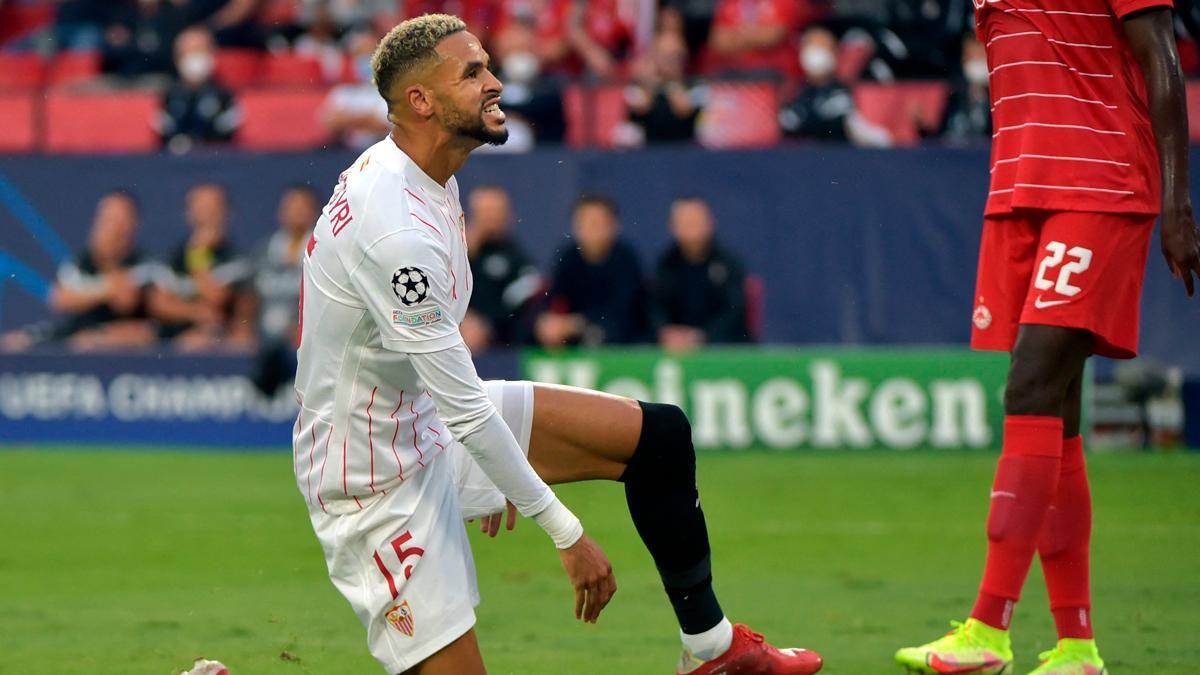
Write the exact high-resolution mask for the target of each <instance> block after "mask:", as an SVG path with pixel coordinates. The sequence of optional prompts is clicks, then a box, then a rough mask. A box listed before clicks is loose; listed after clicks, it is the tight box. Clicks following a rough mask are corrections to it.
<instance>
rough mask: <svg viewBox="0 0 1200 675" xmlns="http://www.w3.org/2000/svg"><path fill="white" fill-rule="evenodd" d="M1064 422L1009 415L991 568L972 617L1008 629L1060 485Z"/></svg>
mask: <svg viewBox="0 0 1200 675" xmlns="http://www.w3.org/2000/svg"><path fill="white" fill-rule="evenodd" d="M1062 425H1063V423H1062V418H1061V417H1040V416H1033V415H1008V416H1006V417H1005V418H1004V450H1003V452H1002V453H1001V455H1000V463H999V465H998V466H997V467H996V479H995V480H994V481H993V482H992V495H991V497H992V500H991V508H990V509H988V519H987V533H988V550H987V564H986V566H985V567H984V569H983V583H982V584H980V586H979V597H978V599H977V600H976V602H975V608H974V609H973V610H971V617H972V618H974V619H977V620H979V621H982V622H984V623H986V624H987V625H989V626H992V627H993V628H1001V629H1004V630H1008V623H1009V621H1010V620H1011V619H1012V607H1013V604H1015V603H1016V601H1017V600H1018V599H1019V598H1020V597H1021V587H1022V586H1024V585H1025V577H1026V575H1028V574H1029V565H1030V564H1031V563H1032V562H1033V553H1034V550H1035V549H1036V547H1037V541H1038V535H1039V534H1040V533H1041V531H1042V523H1043V522H1044V521H1045V520H1046V512H1047V511H1048V510H1049V508H1050V503H1051V501H1052V500H1053V499H1054V492H1055V487H1056V486H1057V485H1058V465H1059V459H1060V457H1061V456H1062Z"/></svg>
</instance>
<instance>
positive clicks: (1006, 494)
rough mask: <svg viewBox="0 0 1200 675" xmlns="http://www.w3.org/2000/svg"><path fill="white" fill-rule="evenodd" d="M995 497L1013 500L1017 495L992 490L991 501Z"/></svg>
mask: <svg viewBox="0 0 1200 675" xmlns="http://www.w3.org/2000/svg"><path fill="white" fill-rule="evenodd" d="M996 497H1012V498H1013V499H1016V498H1017V495H1016V494H1014V493H1012V492H1005V491H1003V490H993V491H992V499H995V498H996Z"/></svg>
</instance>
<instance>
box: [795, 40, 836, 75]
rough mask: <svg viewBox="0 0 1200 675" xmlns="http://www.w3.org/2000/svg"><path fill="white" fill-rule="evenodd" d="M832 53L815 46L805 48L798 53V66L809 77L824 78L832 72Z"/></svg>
mask: <svg viewBox="0 0 1200 675" xmlns="http://www.w3.org/2000/svg"><path fill="white" fill-rule="evenodd" d="M834 65H835V62H834V56H833V51H832V50H830V49H827V48H825V47H819V46H816V45H812V46H808V47H805V48H804V49H803V50H801V52H800V66H801V67H803V68H804V72H805V74H806V75H808V76H809V77H824V76H825V75H828V74H830V73H832V72H833V68H834Z"/></svg>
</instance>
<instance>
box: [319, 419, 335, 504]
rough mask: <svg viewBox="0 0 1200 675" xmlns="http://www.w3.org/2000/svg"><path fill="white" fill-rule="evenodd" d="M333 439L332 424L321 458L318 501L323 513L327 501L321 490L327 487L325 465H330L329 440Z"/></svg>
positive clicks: (326, 436)
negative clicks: (322, 497)
mask: <svg viewBox="0 0 1200 675" xmlns="http://www.w3.org/2000/svg"><path fill="white" fill-rule="evenodd" d="M332 437H333V425H332V424H330V425H329V433H328V434H326V435H325V454H324V456H322V457H321V476H320V477H319V478H317V501H318V502H320V504H321V510H322V511H325V500H324V499H321V488H322V487H323V486H324V485H325V465H326V464H328V463H329V439H330V438H332ZM325 512H326V513H328V511H325Z"/></svg>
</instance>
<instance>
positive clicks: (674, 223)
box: [671, 200, 713, 250]
mask: <svg viewBox="0 0 1200 675" xmlns="http://www.w3.org/2000/svg"><path fill="white" fill-rule="evenodd" d="M712 233H713V222H712V214H711V213H709V211H708V206H707V205H706V204H705V203H704V202H701V201H698V200H687V201H680V202H676V204H675V205H674V206H673V207H672V208H671V234H672V235H673V236H674V237H675V241H677V242H679V245H680V246H682V247H683V248H685V249H688V250H697V249H703V248H705V247H707V246H708V244H709V241H710V240H711V239H712Z"/></svg>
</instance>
